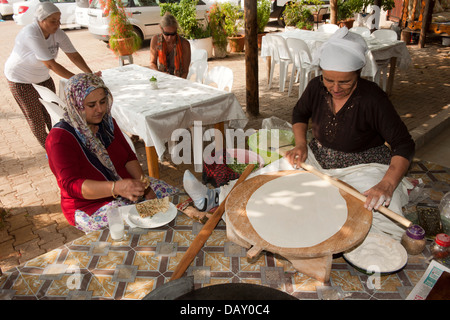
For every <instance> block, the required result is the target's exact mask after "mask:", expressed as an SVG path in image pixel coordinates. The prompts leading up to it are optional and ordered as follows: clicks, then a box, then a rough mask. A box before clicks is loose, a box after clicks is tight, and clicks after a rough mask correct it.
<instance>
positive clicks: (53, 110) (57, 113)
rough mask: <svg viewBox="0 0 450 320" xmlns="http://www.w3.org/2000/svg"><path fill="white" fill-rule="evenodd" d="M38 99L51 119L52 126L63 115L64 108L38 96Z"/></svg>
mask: <svg viewBox="0 0 450 320" xmlns="http://www.w3.org/2000/svg"><path fill="white" fill-rule="evenodd" d="M39 101H40V102H41V103H42V105H43V106H44V107H45V109H46V110H47V112H48V114H49V115H50V118H51V119H52V125H53V126H54V125H55V124H56V123H58V122H59V121H60V120H61V119H62V118H63V116H64V109H63V108H62V107H60V106H59V105H57V104H56V103H53V102H50V101H45V100H44V99H41V98H39Z"/></svg>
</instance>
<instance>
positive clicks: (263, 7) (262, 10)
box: [256, 0, 270, 48]
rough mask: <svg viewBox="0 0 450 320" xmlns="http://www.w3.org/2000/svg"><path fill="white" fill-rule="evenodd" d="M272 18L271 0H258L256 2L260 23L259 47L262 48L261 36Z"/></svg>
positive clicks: (258, 21)
mask: <svg viewBox="0 0 450 320" xmlns="http://www.w3.org/2000/svg"><path fill="white" fill-rule="evenodd" d="M269 19H270V0H258V2H257V3H256V21H257V24H258V48H261V38H262V37H263V36H264V35H265V32H264V29H265V28H266V25H267V23H268V22H269Z"/></svg>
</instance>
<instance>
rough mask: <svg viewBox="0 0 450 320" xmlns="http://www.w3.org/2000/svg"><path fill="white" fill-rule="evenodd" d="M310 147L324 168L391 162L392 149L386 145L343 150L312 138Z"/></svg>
mask: <svg viewBox="0 0 450 320" xmlns="http://www.w3.org/2000/svg"><path fill="white" fill-rule="evenodd" d="M309 147H310V148H311V151H312V152H313V154H314V156H315V157H316V160H317V162H318V163H319V164H320V165H321V166H322V168H323V169H338V168H346V167H350V166H354V165H358V164H364V163H380V164H387V165H389V163H390V162H391V157H392V154H391V150H390V149H389V148H388V146H386V145H381V146H378V147H374V148H370V149H367V150H365V151H362V152H343V151H338V150H334V149H330V148H327V147H324V146H323V145H322V144H321V143H320V142H319V141H318V140H316V139H314V138H313V139H312V140H311V141H310V142H309Z"/></svg>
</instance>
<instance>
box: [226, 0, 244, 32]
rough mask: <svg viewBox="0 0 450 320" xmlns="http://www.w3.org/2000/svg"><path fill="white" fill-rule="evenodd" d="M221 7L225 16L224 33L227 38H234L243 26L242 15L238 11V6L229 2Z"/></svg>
mask: <svg viewBox="0 0 450 320" xmlns="http://www.w3.org/2000/svg"><path fill="white" fill-rule="evenodd" d="M221 7H222V10H223V13H224V15H225V20H224V22H225V24H224V28H225V33H226V35H227V36H228V37H236V36H237V35H238V34H239V33H238V32H239V29H240V28H242V27H243V26H244V21H243V19H244V13H243V12H242V11H240V10H239V6H237V5H235V4H233V3H231V2H224V3H222V4H221Z"/></svg>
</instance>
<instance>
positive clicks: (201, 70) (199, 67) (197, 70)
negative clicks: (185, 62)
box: [186, 60, 208, 83]
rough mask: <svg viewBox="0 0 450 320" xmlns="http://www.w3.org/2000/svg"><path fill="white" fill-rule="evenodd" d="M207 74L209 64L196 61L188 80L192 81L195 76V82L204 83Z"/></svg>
mask: <svg viewBox="0 0 450 320" xmlns="http://www.w3.org/2000/svg"><path fill="white" fill-rule="evenodd" d="M207 72H208V62H207V61H204V60H196V61H194V62H192V63H191V65H190V66H189V72H188V75H187V77H186V79H188V80H191V78H192V76H194V79H193V81H195V82H198V83H204V81H205V77H206V74H207Z"/></svg>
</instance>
